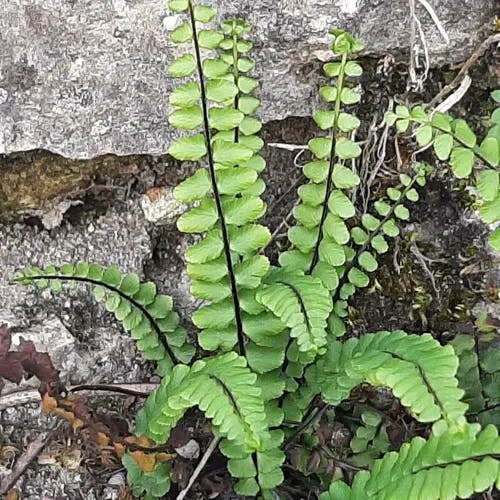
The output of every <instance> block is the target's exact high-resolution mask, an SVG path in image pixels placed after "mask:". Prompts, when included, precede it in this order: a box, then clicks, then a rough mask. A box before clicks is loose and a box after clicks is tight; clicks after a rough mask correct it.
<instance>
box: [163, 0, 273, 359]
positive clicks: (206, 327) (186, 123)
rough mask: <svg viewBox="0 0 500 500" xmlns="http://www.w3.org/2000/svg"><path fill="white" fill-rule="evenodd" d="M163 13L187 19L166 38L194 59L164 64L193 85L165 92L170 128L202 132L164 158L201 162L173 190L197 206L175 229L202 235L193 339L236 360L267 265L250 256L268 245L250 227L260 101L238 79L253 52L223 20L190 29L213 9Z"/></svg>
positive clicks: (258, 202) (258, 166)
mask: <svg viewBox="0 0 500 500" xmlns="http://www.w3.org/2000/svg"><path fill="white" fill-rule="evenodd" d="M171 8H172V10H173V11H174V12H186V13H187V18H188V21H187V22H186V24H184V25H182V26H181V27H179V28H177V29H176V30H175V31H174V32H173V33H172V35H171V37H172V39H173V41H174V42H177V43H192V45H193V48H194V55H193V54H187V55H183V56H180V57H179V58H178V59H177V60H176V61H174V62H173V63H172V64H171V66H170V73H171V74H172V76H174V77H180V78H182V77H187V76H190V75H192V74H193V73H197V80H198V82H197V83H185V84H183V85H181V86H180V87H178V88H177V89H176V90H175V91H174V92H173V93H172V95H171V99H170V100H171V103H172V104H173V105H174V107H175V108H176V109H175V110H174V111H173V112H172V114H171V115H170V123H171V125H173V126H174V127H177V128H180V129H188V130H196V129H200V128H201V129H202V130H203V133H201V134H200V133H195V134H193V135H187V136H183V137H182V138H181V139H179V140H178V141H176V142H175V143H173V144H172V146H171V147H170V154H171V155H172V156H174V157H175V158H177V159H179V160H191V161H199V160H203V161H206V165H207V166H206V167H204V168H200V169H199V170H197V172H196V173H195V174H194V175H193V176H191V177H190V178H189V179H187V180H185V181H184V182H182V183H181V184H180V185H179V186H178V187H177V188H176V190H175V196H176V198H177V199H178V200H179V201H182V202H187V203H193V202H196V206H194V207H192V208H191V209H190V210H189V211H188V212H186V213H185V214H184V215H182V216H181V217H180V218H179V220H178V223H177V225H178V228H179V230H180V231H182V232H186V233H205V235H204V236H203V237H202V239H201V241H199V242H198V243H196V244H195V245H194V246H193V247H191V248H190V249H189V250H188V251H187V252H186V260H187V261H188V267H187V270H188V274H189V275H190V277H191V278H192V280H193V281H192V287H191V291H192V293H193V295H194V296H195V297H198V298H200V299H203V300H206V301H209V302H211V304H210V305H206V306H204V307H202V308H201V309H200V310H199V311H197V312H196V313H195V314H194V316H193V321H194V323H195V324H196V326H198V327H199V328H201V329H202V332H201V333H200V336H199V342H200V345H201V346H202V347H203V348H205V349H207V350H210V351H214V350H218V349H221V348H222V349H223V350H230V349H232V348H233V347H234V346H235V345H236V344H238V351H239V353H240V354H242V355H244V354H245V352H246V342H247V339H246V335H245V331H244V330H245V327H244V315H245V314H246V315H248V314H249V315H254V314H258V312H256V311H255V309H252V308H251V305H248V304H247V302H248V301H249V300H250V301H251V299H252V295H253V291H254V290H255V289H256V288H257V287H258V286H259V284H260V281H261V278H262V277H263V276H264V275H265V274H266V273H267V270H268V268H269V262H268V260H267V258H266V257H264V256H262V255H259V254H258V253H257V251H258V250H260V248H262V247H263V246H264V245H266V244H267V243H268V242H269V239H270V233H269V231H268V229H267V228H265V227H263V226H261V225H259V224H256V223H255V221H256V220H257V219H258V218H260V217H261V216H262V215H263V214H264V213H265V209H266V207H265V203H264V202H263V201H262V199H261V198H260V195H261V194H262V192H263V190H264V183H263V182H262V180H261V179H259V177H258V174H259V172H260V171H261V170H262V169H263V168H264V166H265V162H264V160H263V158H262V157H261V156H260V155H259V154H258V153H259V151H260V149H261V148H262V146H263V142H262V140H261V139H260V138H259V137H258V136H256V135H255V134H256V133H257V132H258V131H259V130H260V128H261V125H260V123H259V121H258V120H257V119H256V118H254V117H252V116H251V115H252V114H253V113H254V112H255V110H256V109H257V107H258V105H259V101H258V99H257V98H255V97H253V96H251V95H249V93H250V92H252V91H253V90H255V88H256V86H257V85H256V84H255V80H253V79H251V78H249V77H247V76H246V75H245V73H246V72H248V71H249V70H250V69H252V68H253V66H254V63H253V61H251V60H250V59H248V58H246V57H242V56H241V54H242V53H246V52H247V51H248V50H249V49H250V48H251V44H250V42H247V41H245V40H241V39H240V38H241V36H243V35H244V34H245V33H246V32H247V31H248V26H247V25H246V24H245V23H244V22H241V21H227V22H225V23H224V24H223V31H219V30H208V29H204V30H201V31H199V32H198V30H197V26H196V22H199V23H203V24H204V23H206V22H209V21H210V20H212V18H213V17H214V15H215V10H214V9H213V8H212V7H209V6H204V5H197V6H194V5H193V3H192V2H191V1H188V2H181V3H179V2H173V3H172V4H171ZM179 32H181V33H183V34H184V36H179ZM218 47H223V48H224V49H225V50H222V53H219V54H217V53H216V54H214V57H211V58H202V55H201V50H200V49H202V48H203V49H216V48H218ZM185 61H189V65H186V63H185ZM186 66H187V67H186ZM186 94H188V95H189V98H186ZM214 132H215V133H214Z"/></svg>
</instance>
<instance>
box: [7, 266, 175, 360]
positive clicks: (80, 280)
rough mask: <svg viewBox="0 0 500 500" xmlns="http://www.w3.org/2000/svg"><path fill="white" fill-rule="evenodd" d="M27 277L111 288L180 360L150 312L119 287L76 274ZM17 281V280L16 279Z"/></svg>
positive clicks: (33, 279) (171, 353) (168, 352)
mask: <svg viewBox="0 0 500 500" xmlns="http://www.w3.org/2000/svg"><path fill="white" fill-rule="evenodd" d="M26 278H27V279H30V280H32V281H36V280H61V281H76V282H78V283H90V284H92V285H98V286H102V287H103V288H107V289H108V290H111V291H112V292H115V293H117V294H118V295H119V296H120V297H121V298H122V299H125V300H127V301H129V302H130V303H131V304H132V305H133V306H134V307H137V309H139V310H140V311H141V312H142V314H144V316H146V318H147V319H148V320H149V322H150V323H151V326H152V327H153V329H154V331H155V332H156V335H158V340H159V341H160V342H161V343H162V345H163V347H164V348H165V351H167V354H168V355H169V356H170V358H171V359H172V361H174V362H176V363H180V361H179V360H178V359H177V357H176V356H175V354H174V352H173V351H172V349H171V347H170V346H169V345H168V342H167V339H166V338H165V333H163V332H162V331H161V329H160V327H159V326H158V323H156V320H155V319H154V318H153V316H151V314H150V313H149V312H148V310H147V309H146V308H145V307H144V306H143V305H142V304H139V302H137V301H136V300H134V298H133V297H130V296H128V295H126V294H125V293H123V292H122V291H121V290H120V289H119V288H115V287H114V286H112V285H108V284H107V283H104V282H102V281H98V280H94V279H92V278H81V277H78V276H63V275H60V276H59V275H53V276H42V275H40V276H26ZM16 281H19V280H16Z"/></svg>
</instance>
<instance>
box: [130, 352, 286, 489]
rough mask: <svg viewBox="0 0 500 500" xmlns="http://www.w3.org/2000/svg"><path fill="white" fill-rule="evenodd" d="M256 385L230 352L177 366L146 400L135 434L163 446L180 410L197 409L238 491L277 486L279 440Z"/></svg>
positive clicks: (254, 378)
mask: <svg viewBox="0 0 500 500" xmlns="http://www.w3.org/2000/svg"><path fill="white" fill-rule="evenodd" d="M256 382H257V376H256V375H255V374H254V373H252V372H251V371H250V370H249V369H248V367H247V363H246V360H245V359H244V358H242V357H240V356H238V355H237V354H236V353H234V352H230V353H226V354H221V355H219V356H215V357H213V358H207V359H204V360H202V361H197V362H196V363H194V364H193V366H192V367H191V368H189V367H187V366H184V365H178V366H176V367H175V368H174V369H173V371H172V374H171V375H170V376H166V377H165V378H164V379H163V381H162V383H161V385H160V387H159V388H158V389H156V390H155V391H154V392H153V393H151V395H150V396H149V397H148V400H147V401H146V404H145V406H144V408H143V410H141V412H140V413H139V415H138V418H137V427H136V433H137V434H138V435H146V436H148V437H149V438H151V439H153V440H155V441H156V442H158V443H164V442H166V441H167V439H168V437H169V434H170V431H171V430H172V429H173V427H174V426H175V425H176V424H177V422H178V421H179V419H180V418H181V417H182V416H183V415H184V413H185V412H186V410H187V409H189V408H191V407H194V406H198V407H199V409H200V410H201V411H203V413H204V414H205V416H206V417H207V418H208V419H210V420H211V421H212V430H213V432H214V434H215V435H218V436H221V437H224V438H225V439H224V440H223V442H222V444H221V451H222V452H223V453H224V454H225V455H226V456H227V457H228V458H229V459H230V460H229V470H230V471H231V473H232V474H233V475H234V476H235V477H237V478H239V479H240V481H239V484H238V486H237V489H238V491H239V492H240V493H242V494H254V493H255V494H256V493H257V492H258V491H259V490H266V489H270V488H273V487H275V486H276V485H278V484H280V483H281V481H282V480H283V475H282V472H281V464H282V463H283V461H284V454H283V452H281V451H280V445H281V442H282V440H283V435H282V433H281V431H275V432H270V431H269V430H268V422H267V414H266V411H265V407H264V401H263V397H262V392H261V389H260V387H259V385H258V384H257V383H256ZM249 492H252V493H249Z"/></svg>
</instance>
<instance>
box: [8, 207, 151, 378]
mask: <svg viewBox="0 0 500 500" xmlns="http://www.w3.org/2000/svg"><path fill="white" fill-rule="evenodd" d="M150 257H151V241H150V238H149V235H148V233H147V231H146V228H145V221H144V218H143V216H142V214H141V211H140V208H139V207H138V204H137V203H136V202H134V203H130V204H129V205H128V206H127V207H122V208H121V209H119V208H111V209H109V210H108V211H107V212H106V213H105V214H104V215H101V216H95V215H91V214H88V215H84V216H82V220H81V221H79V223H77V224H75V225H72V224H71V223H69V222H68V221H65V222H64V223H63V224H62V225H61V226H60V227H58V228H56V229H54V230H52V231H47V230H45V229H39V228H37V227H35V226H31V227H30V226H27V225H21V224H15V225H4V226H2V225H0V262H2V266H1V268H0V304H1V307H0V324H1V323H7V324H9V325H10V326H11V327H12V328H13V331H14V332H15V333H16V335H15V338H17V337H19V336H23V337H25V338H26V339H29V340H33V341H34V342H35V344H36V345H37V346H39V347H40V350H42V351H48V352H49V353H50V354H51V356H52V359H53V361H54V364H55V366H56V368H57V369H59V370H61V371H62V376H63V379H64V381H65V382H66V383H68V384H77V383H82V382H90V383H96V382H112V381H118V382H120V381H137V380H140V379H141V377H142V376H143V374H144V370H143V368H144V362H143V360H142V358H141V357H140V355H139V354H138V353H137V351H136V349H135V345H134V342H133V341H132V340H131V339H130V338H129V336H128V335H126V334H124V333H123V331H122V330H121V329H120V327H119V325H118V324H117V323H116V322H115V321H114V320H113V318H112V317H111V316H110V315H108V314H105V313H104V309H103V307H102V306H99V305H97V304H96V303H95V301H94V299H93V297H92V296H91V294H90V293H89V291H88V290H86V289H85V288H83V287H77V288H75V289H67V290H65V291H63V292H62V293H60V294H57V295H53V296H51V292H49V291H48V290H46V291H44V292H42V293H41V292H39V291H37V290H35V289H34V288H33V287H23V286H20V285H9V283H8V281H9V279H10V278H11V277H12V276H13V275H14V273H15V270H16V269H17V268H20V267H24V266H26V265H28V264H35V265H38V266H46V265H48V264H50V263H54V264H61V263H64V262H75V261H77V260H83V261H87V262H97V263H100V264H103V265H109V264H116V265H117V266H118V267H119V268H120V269H121V270H122V271H124V272H127V271H128V272H136V273H138V274H139V275H143V266H144V265H145V263H146V262H147V260H148V259H149V258H150Z"/></svg>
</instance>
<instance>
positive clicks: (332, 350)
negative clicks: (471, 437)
mask: <svg viewBox="0 0 500 500" xmlns="http://www.w3.org/2000/svg"><path fill="white" fill-rule="evenodd" d="M457 368H458V360H457V358H456V356H455V354H454V351H453V348H452V347H451V346H445V347H443V346H441V345H440V344H439V343H438V342H437V341H436V340H434V339H433V337H432V336H431V335H429V334H425V335H419V336H417V335H408V334H406V333H405V332H402V331H396V332H379V333H376V334H369V335H365V336H363V337H362V338H361V339H349V340H348V341H347V342H345V343H341V342H333V343H331V344H329V346H328V351H327V353H326V354H325V355H324V356H322V357H321V358H320V359H319V360H318V362H317V363H316V364H315V365H313V366H311V367H310V368H309V369H308V370H307V372H306V379H307V381H308V386H309V391H313V392H315V393H316V394H321V396H322V398H323V400H324V401H325V402H327V403H329V404H332V405H336V404H339V403H340V402H341V401H342V400H344V399H346V398H347V397H348V396H349V394H350V392H351V391H352V389H354V388H355V387H356V386H358V385H359V384H361V383H369V384H371V385H373V386H375V387H389V388H390V389H392V391H393V393H394V395H395V396H396V397H398V398H399V399H400V401H401V403H402V404H403V405H404V406H406V407H407V408H408V409H409V411H410V412H411V413H412V415H413V416H414V417H415V418H416V419H417V420H419V421H420V422H437V421H439V420H444V421H446V422H447V423H448V424H449V425H450V426H456V425H462V424H463V423H464V422H465V416H464V415H465V412H466V410H467V405H466V404H465V403H463V402H462V401H461V399H462V396H463V390H461V389H459V388H458V381H457V379H456V378H455V374H456V372H457Z"/></svg>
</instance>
